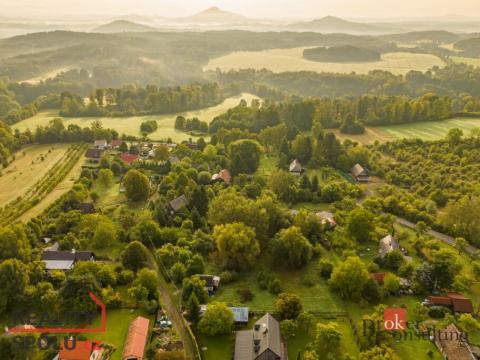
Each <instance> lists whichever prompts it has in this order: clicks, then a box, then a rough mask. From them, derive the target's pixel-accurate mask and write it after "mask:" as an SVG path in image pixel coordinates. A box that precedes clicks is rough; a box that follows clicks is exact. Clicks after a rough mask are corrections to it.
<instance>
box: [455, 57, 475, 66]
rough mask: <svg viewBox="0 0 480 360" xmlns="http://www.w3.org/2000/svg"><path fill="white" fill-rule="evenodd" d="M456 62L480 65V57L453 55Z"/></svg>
mask: <svg viewBox="0 0 480 360" xmlns="http://www.w3.org/2000/svg"><path fill="white" fill-rule="evenodd" d="M450 59H452V60H453V61H454V62H456V63H464V64H467V65H473V66H480V58H478V59H476V58H468V57H460V56H452V57H450Z"/></svg>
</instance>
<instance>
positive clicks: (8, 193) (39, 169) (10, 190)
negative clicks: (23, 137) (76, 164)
mask: <svg viewBox="0 0 480 360" xmlns="http://www.w3.org/2000/svg"><path fill="white" fill-rule="evenodd" d="M70 146H71V145H70V144H55V145H33V146H29V147H27V148H25V149H23V150H21V151H19V152H17V153H16V154H15V160H14V161H13V162H12V163H11V164H10V165H8V167H6V168H5V169H3V170H2V176H0V206H3V205H5V204H7V203H9V202H10V201H12V200H15V199H16V198H18V197H19V196H21V195H23V194H24V193H25V192H27V190H28V189H30V187H31V186H33V185H34V184H35V183H36V182H37V181H38V180H39V179H41V178H42V177H43V176H44V175H45V174H46V173H47V172H48V170H49V169H51V168H52V167H53V166H54V165H55V164H56V163H57V162H58V161H60V160H61V159H62V157H63V156H64V155H65V153H66V151H67V150H68V148H69V147H70Z"/></svg>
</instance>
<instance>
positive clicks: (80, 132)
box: [26, 118, 118, 144]
mask: <svg viewBox="0 0 480 360" xmlns="http://www.w3.org/2000/svg"><path fill="white" fill-rule="evenodd" d="M28 134H29V132H28V131H27V133H26V135H28ZM31 138H32V139H34V140H35V141H36V142H39V143H42V144H46V143H58V142H87V143H91V142H93V141H94V140H96V139H106V140H108V141H110V140H112V139H117V138H118V133H117V132H116V131H115V130H112V129H105V128H103V126H102V123H101V122H99V121H94V122H92V124H91V126H90V127H85V128H82V127H80V126H78V125H74V124H70V125H68V126H67V127H65V125H64V123H63V120H62V119H60V118H55V119H53V120H51V121H50V123H49V124H48V125H46V126H38V127H37V128H36V130H35V133H34V134H33V135H31Z"/></svg>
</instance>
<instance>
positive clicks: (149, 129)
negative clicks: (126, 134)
mask: <svg viewBox="0 0 480 360" xmlns="http://www.w3.org/2000/svg"><path fill="white" fill-rule="evenodd" d="M157 129H158V124H157V121H156V120H148V121H144V122H142V123H141V124H140V131H141V132H142V133H144V134H149V133H153V132H155V131H157Z"/></svg>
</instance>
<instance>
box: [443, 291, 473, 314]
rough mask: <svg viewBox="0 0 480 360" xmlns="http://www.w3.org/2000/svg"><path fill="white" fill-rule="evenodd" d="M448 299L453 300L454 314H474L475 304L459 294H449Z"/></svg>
mask: <svg viewBox="0 0 480 360" xmlns="http://www.w3.org/2000/svg"><path fill="white" fill-rule="evenodd" d="M447 297H448V298H450V299H451V300H452V307H453V311H454V312H460V313H470V314H471V313H473V304H472V301H471V300H470V299H467V298H466V297H465V296H463V295H462V294H459V293H447Z"/></svg>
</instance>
